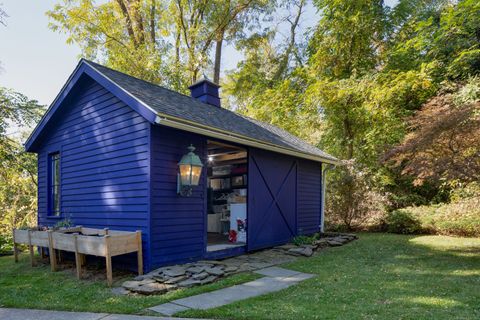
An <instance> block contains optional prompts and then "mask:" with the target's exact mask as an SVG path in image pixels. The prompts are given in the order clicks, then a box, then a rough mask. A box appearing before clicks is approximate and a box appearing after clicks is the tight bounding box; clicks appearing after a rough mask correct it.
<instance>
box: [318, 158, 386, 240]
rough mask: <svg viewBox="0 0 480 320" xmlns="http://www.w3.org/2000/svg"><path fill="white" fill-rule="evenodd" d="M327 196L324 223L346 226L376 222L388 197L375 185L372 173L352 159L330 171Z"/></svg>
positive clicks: (358, 225)
mask: <svg viewBox="0 0 480 320" xmlns="http://www.w3.org/2000/svg"><path fill="white" fill-rule="evenodd" d="M328 175H329V180H328V184H327V185H328V188H327V190H328V194H327V199H326V209H325V210H326V213H325V215H326V219H328V220H327V221H326V223H327V224H328V225H329V226H335V225H337V226H338V225H343V226H345V227H346V228H347V230H348V229H352V228H355V227H360V226H363V225H366V224H377V223H378V220H379V219H380V218H381V217H382V216H383V213H384V211H385V208H386V206H387V205H388V199H387V197H386V195H385V194H384V193H383V192H381V190H378V189H376V188H375V187H374V185H375V182H374V179H373V178H374V177H373V176H374V175H373V174H372V172H370V171H369V170H368V169H367V168H365V166H363V165H361V164H358V163H356V162H355V161H354V160H350V161H343V163H342V165H341V166H340V167H338V168H336V169H335V171H333V172H329V173H328Z"/></svg>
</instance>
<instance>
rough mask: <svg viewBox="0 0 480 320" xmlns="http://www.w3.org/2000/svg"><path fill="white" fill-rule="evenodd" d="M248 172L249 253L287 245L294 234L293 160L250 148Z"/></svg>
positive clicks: (294, 167) (294, 161)
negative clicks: (283, 244)
mask: <svg viewBox="0 0 480 320" xmlns="http://www.w3.org/2000/svg"><path fill="white" fill-rule="evenodd" d="M248 170H249V171H248V221H247V226H248V233H247V235H248V250H255V249H261V248H266V247H271V246H274V245H278V244H282V243H285V242H287V241H288V240H290V239H291V238H292V237H294V236H295V231H296V202H297V199H296V197H297V187H296V184H297V162H296V160H295V159H294V158H291V157H288V156H282V155H279V154H275V153H271V152H268V151H264V150H258V149H250V151H249V165H248Z"/></svg>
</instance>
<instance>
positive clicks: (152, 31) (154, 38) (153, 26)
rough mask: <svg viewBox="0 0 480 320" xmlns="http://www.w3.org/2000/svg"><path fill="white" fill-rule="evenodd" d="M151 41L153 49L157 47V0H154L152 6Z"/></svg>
mask: <svg viewBox="0 0 480 320" xmlns="http://www.w3.org/2000/svg"><path fill="white" fill-rule="evenodd" d="M150 40H151V41H152V45H153V47H155V42H156V37H155V0H152V6H151V7H150Z"/></svg>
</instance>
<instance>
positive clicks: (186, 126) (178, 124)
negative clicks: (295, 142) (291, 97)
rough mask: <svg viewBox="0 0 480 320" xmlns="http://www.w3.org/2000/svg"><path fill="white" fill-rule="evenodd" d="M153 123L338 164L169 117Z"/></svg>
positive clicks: (336, 160) (158, 119) (159, 118)
mask: <svg viewBox="0 0 480 320" xmlns="http://www.w3.org/2000/svg"><path fill="white" fill-rule="evenodd" d="M155 123H157V124H159V125H164V126H167V127H171V128H175V129H180V130H184V131H188V132H193V133H197V134H201V135H204V136H208V137H212V138H219V139H223V140H225V141H230V142H235V143H239V144H243V145H246V146H249V147H255V148H259V149H264V150H269V151H273V152H278V153H281V154H286V155H290V156H295V157H299V158H303V159H307V160H313V161H317V162H322V163H328V164H332V165H338V164H339V161H338V159H335V158H333V157H331V158H327V157H322V156H319V155H315V154H311V153H305V152H300V151H297V150H293V149H289V148H285V147H281V146H278V145H275V144H271V143H267V142H265V141H261V140H257V139H253V138H251V137H247V136H243V135H239V134H235V133H232V132H227V131H223V130H220V129H217V128H212V127H207V126H200V125H198V124H197V123H189V122H187V121H178V120H177V119H171V118H170V117H168V116H165V115H159V116H158V117H157V119H156V120H155Z"/></svg>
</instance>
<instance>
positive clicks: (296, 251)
mask: <svg viewBox="0 0 480 320" xmlns="http://www.w3.org/2000/svg"><path fill="white" fill-rule="evenodd" d="M287 253H288V254H292V255H294V256H305V257H310V256H311V255H312V254H313V250H312V248H310V247H298V248H293V249H290V250H288V251H287Z"/></svg>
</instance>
